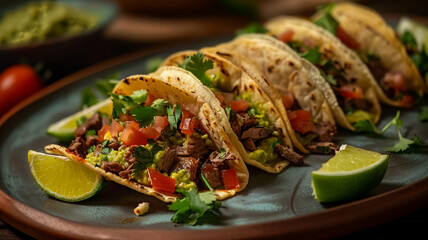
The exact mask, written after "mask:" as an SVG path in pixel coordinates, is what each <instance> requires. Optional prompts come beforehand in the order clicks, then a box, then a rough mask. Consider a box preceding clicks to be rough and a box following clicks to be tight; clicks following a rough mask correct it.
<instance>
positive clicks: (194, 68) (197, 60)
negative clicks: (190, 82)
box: [182, 52, 214, 87]
mask: <svg viewBox="0 0 428 240" xmlns="http://www.w3.org/2000/svg"><path fill="white" fill-rule="evenodd" d="M187 59H189V60H185V62H184V63H183V65H182V68H184V69H186V70H187V71H189V72H191V73H193V75H195V77H197V78H198V79H199V80H200V81H201V82H202V84H204V85H205V86H207V87H214V85H213V83H212V82H211V79H210V78H209V77H208V76H207V75H206V74H205V72H206V71H208V70H210V69H212V68H213V67H214V62H213V61H212V60H205V59H204V54H203V53H201V52H197V53H196V54H195V55H193V56H190V57H188V58H187Z"/></svg>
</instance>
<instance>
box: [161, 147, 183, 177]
mask: <svg viewBox="0 0 428 240" xmlns="http://www.w3.org/2000/svg"><path fill="white" fill-rule="evenodd" d="M175 150H176V147H167V148H166V149H165V155H164V156H163V162H162V165H161V166H160V168H159V170H160V171H164V172H169V169H170V168H171V167H172V166H173V165H174V164H175V163H176V162H177V161H178V158H177V155H176V152H175Z"/></svg>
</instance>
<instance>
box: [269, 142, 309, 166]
mask: <svg viewBox="0 0 428 240" xmlns="http://www.w3.org/2000/svg"><path fill="white" fill-rule="evenodd" d="M273 150H274V151H275V152H276V153H278V154H279V155H280V156H281V157H282V158H284V159H285V160H288V161H290V162H293V163H294V164H297V165H299V164H302V163H303V156H302V155H300V154H298V153H296V152H295V151H293V150H292V149H291V148H289V147H286V146H283V145H280V144H277V145H275V147H274V148H273Z"/></svg>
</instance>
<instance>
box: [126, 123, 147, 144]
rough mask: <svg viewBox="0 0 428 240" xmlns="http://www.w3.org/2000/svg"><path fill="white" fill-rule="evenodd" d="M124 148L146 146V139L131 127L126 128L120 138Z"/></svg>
mask: <svg viewBox="0 0 428 240" xmlns="http://www.w3.org/2000/svg"><path fill="white" fill-rule="evenodd" d="M120 138H121V139H122V142H123V144H124V145H126V146H131V145H147V137H146V136H145V135H144V133H142V132H140V131H139V130H138V129H135V128H133V127H131V126H127V127H126V128H125V130H123V133H122V135H121V137H120Z"/></svg>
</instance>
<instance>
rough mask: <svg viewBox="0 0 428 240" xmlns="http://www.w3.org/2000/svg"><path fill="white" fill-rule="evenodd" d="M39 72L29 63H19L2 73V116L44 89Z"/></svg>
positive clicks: (0, 103) (0, 111) (0, 76)
mask: <svg viewBox="0 0 428 240" xmlns="http://www.w3.org/2000/svg"><path fill="white" fill-rule="evenodd" d="M42 87H43V85H42V82H41V81H40V79H39V77H38V76H37V73H36V72H35V71H34V69H33V68H31V67H30V66H28V65H25V64H18V65H14V66H12V67H9V68H7V69H6V70H4V71H3V72H2V73H1V74H0V116H1V115H3V114H4V113H6V112H7V111H8V110H9V109H11V108H12V107H13V106H15V105H16V104H18V103H19V102H21V101H22V100H24V99H25V98H27V97H29V96H30V95H32V94H34V93H36V92H37V91H39V90H40V89H42Z"/></svg>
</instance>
